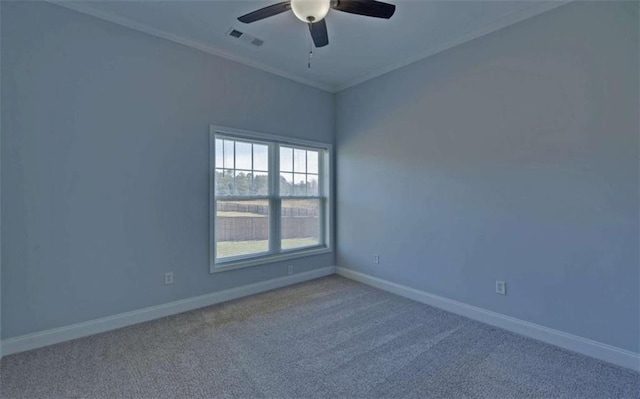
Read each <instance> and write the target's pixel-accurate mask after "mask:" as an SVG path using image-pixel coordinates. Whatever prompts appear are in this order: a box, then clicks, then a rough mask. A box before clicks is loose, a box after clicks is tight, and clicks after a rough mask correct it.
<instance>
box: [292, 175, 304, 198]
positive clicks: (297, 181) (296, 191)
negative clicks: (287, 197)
mask: <svg viewBox="0 0 640 399" xmlns="http://www.w3.org/2000/svg"><path fill="white" fill-rule="evenodd" d="M293 179H294V187H293V195H307V176H306V175H303V174H299V173H296V174H294V175H293Z"/></svg>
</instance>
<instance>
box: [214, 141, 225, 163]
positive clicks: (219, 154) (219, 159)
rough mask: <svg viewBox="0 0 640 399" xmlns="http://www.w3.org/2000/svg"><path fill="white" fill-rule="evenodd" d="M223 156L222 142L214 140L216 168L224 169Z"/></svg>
mask: <svg viewBox="0 0 640 399" xmlns="http://www.w3.org/2000/svg"><path fill="white" fill-rule="evenodd" d="M223 156H224V155H223V152H222V140H220V139H216V168H222V167H224V164H223V163H222V160H223V159H224V158H223Z"/></svg>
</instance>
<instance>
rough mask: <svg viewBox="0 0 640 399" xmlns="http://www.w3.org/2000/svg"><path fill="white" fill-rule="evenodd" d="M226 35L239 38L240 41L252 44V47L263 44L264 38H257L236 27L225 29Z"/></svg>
mask: <svg viewBox="0 0 640 399" xmlns="http://www.w3.org/2000/svg"><path fill="white" fill-rule="evenodd" d="M227 35H228V36H230V37H232V38H234V39H239V40H240V41H241V42H243V43H245V44H248V45H251V46H254V47H260V46H262V45H263V44H264V40H262V39H258V38H257V37H255V36H253V35H251V34H249V33H246V32H241V31H239V30H237V29H233V28H230V29H229V30H228V31H227Z"/></svg>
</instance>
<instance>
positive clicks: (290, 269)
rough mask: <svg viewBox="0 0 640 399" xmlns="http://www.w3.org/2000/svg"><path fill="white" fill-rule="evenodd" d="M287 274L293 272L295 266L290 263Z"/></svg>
mask: <svg viewBox="0 0 640 399" xmlns="http://www.w3.org/2000/svg"><path fill="white" fill-rule="evenodd" d="M287 274H288V275H289V276H290V275H292V274H293V266H292V265H289V267H288V268H287Z"/></svg>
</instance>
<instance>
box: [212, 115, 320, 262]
mask: <svg viewBox="0 0 640 399" xmlns="http://www.w3.org/2000/svg"><path fill="white" fill-rule="evenodd" d="M211 142H212V145H211V153H212V156H211V164H212V179H211V187H212V190H211V191H212V204H211V210H212V212H211V237H212V239H211V271H212V272H216V271H222V270H229V269H236V268H239V267H245V266H252V265H256V264H260V263H267V262H273V261H277V260H284V259H288V258H293V257H298V256H305V255H310V254H316V253H323V252H329V251H330V241H331V240H330V234H329V231H330V229H329V221H330V220H331V218H330V212H329V209H330V204H329V199H328V198H329V195H328V194H329V191H330V182H329V176H330V173H329V165H330V163H329V156H330V146H328V145H326V144H320V143H312V142H307V141H302V140H292V139H288V138H282V137H278V136H272V135H265V134H259V133H252V132H246V131H238V130H235V129H229V128H217V127H212V129H211Z"/></svg>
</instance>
